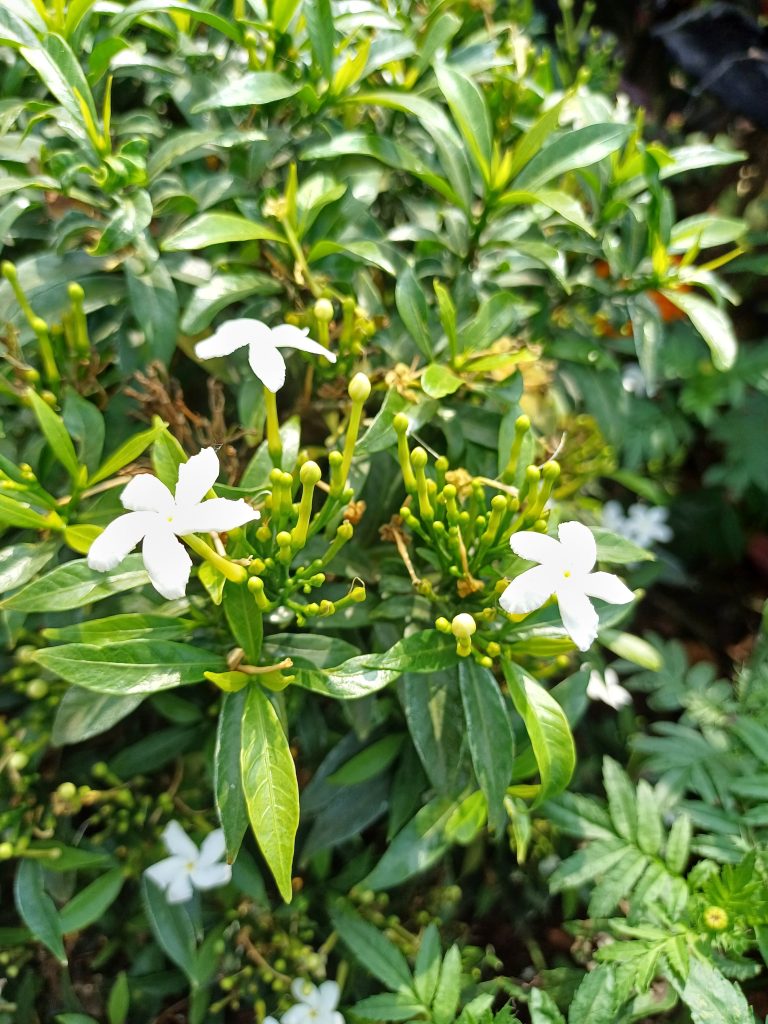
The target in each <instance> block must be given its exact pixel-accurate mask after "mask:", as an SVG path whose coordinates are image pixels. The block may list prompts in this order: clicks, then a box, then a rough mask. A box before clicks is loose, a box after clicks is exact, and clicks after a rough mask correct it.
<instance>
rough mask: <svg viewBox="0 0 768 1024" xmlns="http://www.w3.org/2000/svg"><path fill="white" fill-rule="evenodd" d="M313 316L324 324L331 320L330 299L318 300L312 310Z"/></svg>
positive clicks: (331, 308)
mask: <svg viewBox="0 0 768 1024" xmlns="http://www.w3.org/2000/svg"><path fill="white" fill-rule="evenodd" d="M314 313H315V316H316V317H317V319H318V320H320V321H321V322H322V323H324V324H329V323H330V322H331V320H333V303H332V302H331V301H330V299H318V300H317V302H316V303H315V308H314Z"/></svg>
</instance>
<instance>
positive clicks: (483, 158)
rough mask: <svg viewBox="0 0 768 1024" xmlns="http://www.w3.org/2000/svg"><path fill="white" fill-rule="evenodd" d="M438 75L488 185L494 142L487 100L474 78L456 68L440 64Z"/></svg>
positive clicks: (444, 93)
mask: <svg viewBox="0 0 768 1024" xmlns="http://www.w3.org/2000/svg"><path fill="white" fill-rule="evenodd" d="M435 76H436V78H437V84H438V85H439V86H440V91H441V92H442V94H443V95H444V96H445V98H446V100H447V101H448V106H449V107H450V108H451V113H452V114H453V117H454V120H455V121H456V124H457V125H458V126H459V131H460V132H461V134H462V135H463V136H464V141H465V142H466V143H467V147H468V149H469V152H470V153H471V154H472V158H473V160H474V161H475V163H476V164H477V167H478V170H479V171H480V173H481V174H482V176H483V180H484V181H485V182H488V181H489V180H490V174H491V155H492V152H493V142H492V129H491V119H490V116H489V114H488V107H487V106H486V103H485V98H484V96H483V94H482V92H481V91H480V89H479V87H478V86H477V85H476V84H475V82H473V81H472V79H471V78H468V77H467V76H466V75H464V74H463V73H462V72H460V71H457V70H456V69H455V68H451V67H448V65H447V64H441V63H436V64H435Z"/></svg>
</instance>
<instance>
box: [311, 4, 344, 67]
mask: <svg viewBox="0 0 768 1024" xmlns="http://www.w3.org/2000/svg"><path fill="white" fill-rule="evenodd" d="M304 20H305V21H306V23H307V35H308V36H309V45H310V47H311V49H312V56H313V57H314V59H315V61H316V63H317V66H318V67H319V68H320V70H321V71H322V73H323V77H324V78H325V80H326V81H327V82H330V81H331V78H332V76H333V44H334V39H335V35H336V33H335V31H334V28H333V9H332V7H331V0H304Z"/></svg>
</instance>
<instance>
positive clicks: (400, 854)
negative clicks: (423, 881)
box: [360, 796, 456, 889]
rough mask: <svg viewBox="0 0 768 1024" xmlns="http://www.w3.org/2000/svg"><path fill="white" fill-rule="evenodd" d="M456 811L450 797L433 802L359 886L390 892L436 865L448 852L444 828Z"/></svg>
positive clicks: (409, 824)
mask: <svg viewBox="0 0 768 1024" xmlns="http://www.w3.org/2000/svg"><path fill="white" fill-rule="evenodd" d="M455 807H456V804H455V803H454V802H453V800H450V799H448V798H447V797H442V796H440V797H435V798H434V799H433V800H430V802H429V803H428V804H426V805H425V806H424V807H422V808H421V810H420V811H419V812H418V814H417V815H416V816H415V817H414V818H412V819H411V821H409V822H408V824H407V825H406V826H405V828H403V829H401V831H400V832H398V834H397V835H396V836H395V838H394V839H393V840H392V842H391V843H390V845H389V847H388V849H387V850H386V851H385V852H384V855H383V857H382V858H381V860H380V861H379V863H378V864H377V865H376V867H375V868H374V869H373V871H371V873H370V874H369V875H368V876H367V877H366V878H364V879H363V881H362V882H361V883H360V884H361V885H363V886H366V887H367V888H369V889H390V888H392V887H393V886H395V885H401V884H402V883H403V882H406V881H408V879H409V878H412V877H413V876H414V875H418V874H421V872H423V871H427V870H428V869H429V868H431V867H432V865H433V864H436V863H437V862H438V861H439V860H440V858H441V857H443V856H444V855H445V853H446V851H447V849H448V846H449V843H448V841H447V839H446V838H445V825H446V822H447V821H448V819H449V818H450V816H451V814H452V813H453V811H454V809H455Z"/></svg>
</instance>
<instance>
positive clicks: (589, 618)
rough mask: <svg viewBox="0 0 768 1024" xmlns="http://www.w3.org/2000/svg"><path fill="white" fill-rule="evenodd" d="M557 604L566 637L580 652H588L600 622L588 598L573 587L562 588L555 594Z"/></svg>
mask: <svg viewBox="0 0 768 1024" xmlns="http://www.w3.org/2000/svg"><path fill="white" fill-rule="evenodd" d="M557 603H558V605H559V607H560V616H561V617H562V620H563V626H564V627H565V631H566V633H567V634H568V636H569V637H570V638H571V640H573V642H574V643H575V644H576V646H577V647H578V648H579V650H580V651H587V650H589V648H590V647H591V646H592V644H593V643H594V641H595V637H596V636H597V627H598V623H599V621H600V620H599V619H598V616H597V612H596V611H595V609H594V608H593V607H592V604H591V603H590V600H589V598H588V597H587V596H586V594H585V593H583V591H581V590H579V589H578V588H577V587H575V586H563V587H560V589H559V590H558V592H557Z"/></svg>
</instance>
